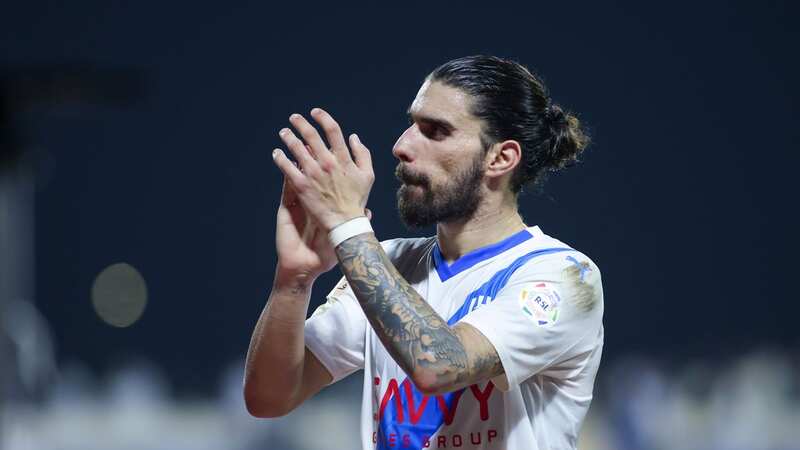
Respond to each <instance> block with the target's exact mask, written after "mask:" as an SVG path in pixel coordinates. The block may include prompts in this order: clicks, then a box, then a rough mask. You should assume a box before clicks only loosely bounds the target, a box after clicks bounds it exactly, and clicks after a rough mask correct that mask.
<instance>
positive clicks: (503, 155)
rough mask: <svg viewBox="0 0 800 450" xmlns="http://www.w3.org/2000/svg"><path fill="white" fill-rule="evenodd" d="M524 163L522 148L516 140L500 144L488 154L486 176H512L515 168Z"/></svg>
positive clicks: (493, 146)
mask: <svg viewBox="0 0 800 450" xmlns="http://www.w3.org/2000/svg"><path fill="white" fill-rule="evenodd" d="M520 161H522V147H521V146H520V145H519V142H517V141H515V140H507V141H503V142H498V143H496V144H494V145H492V147H491V148H490V149H489V152H488V153H487V154H486V162H487V164H488V166H487V167H486V176H487V177H490V178H500V177H502V176H503V175H506V174H511V172H513V171H514V168H515V167H517V165H518V164H519V163H520Z"/></svg>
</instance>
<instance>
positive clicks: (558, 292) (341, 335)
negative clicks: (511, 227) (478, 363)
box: [305, 227, 603, 450]
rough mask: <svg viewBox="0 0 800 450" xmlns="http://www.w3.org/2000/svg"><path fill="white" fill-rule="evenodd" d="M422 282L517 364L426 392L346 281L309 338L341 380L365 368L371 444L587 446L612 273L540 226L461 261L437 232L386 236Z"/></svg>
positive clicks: (508, 362)
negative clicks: (443, 248)
mask: <svg viewBox="0 0 800 450" xmlns="http://www.w3.org/2000/svg"><path fill="white" fill-rule="evenodd" d="M381 244H382V246H383V248H384V250H385V251H386V254H387V255H388V256H389V259H390V260H391V261H392V263H393V264H394V265H395V267H397V269H398V270H399V272H400V273H401V274H402V275H403V277H404V278H405V279H406V280H407V281H408V282H409V283H410V284H411V286H412V287H413V288H414V289H415V290H416V291H417V292H418V293H419V294H420V295H421V296H422V297H423V298H424V299H425V300H426V301H427V302H428V303H429V304H430V305H431V307H432V308H433V309H434V310H435V311H436V312H437V313H438V314H439V315H440V316H441V317H442V318H444V319H446V320H447V321H448V323H449V324H450V325H451V326H452V325H455V324H456V323H458V322H466V323H468V324H470V325H472V326H474V327H475V328H477V329H478V330H479V331H480V332H481V333H483V335H484V336H486V338H487V339H488V340H489V341H490V342H491V343H492V344H493V345H494V347H495V349H496V350H497V354H498V355H499V356H500V360H501V362H502V364H503V369H504V371H505V373H504V374H503V375H500V376H498V377H495V378H494V379H492V380H487V381H484V382H482V383H478V384H474V385H472V386H469V387H467V388H464V389H461V390H458V391H455V392H451V393H447V394H444V395H431V396H427V395H424V394H422V393H421V392H420V391H419V390H417V388H416V387H415V386H414V384H413V383H412V382H411V380H410V379H409V378H408V377H407V376H406V374H405V372H403V370H402V369H401V368H400V366H398V365H397V363H395V361H394V360H393V359H392V357H391V355H390V354H389V353H388V352H387V351H386V349H385V348H384V347H383V344H382V343H381V341H380V339H378V336H377V335H376V334H375V331H374V330H373V329H372V327H371V326H370V324H369V322H367V319H366V317H365V315H364V312H363V310H362V309H361V306H360V305H359V303H358V300H357V299H356V297H355V295H354V294H353V291H352V289H351V288H350V287H349V285H348V283H347V282H346V280H345V279H344V278H343V279H342V281H341V282H340V283H339V284H338V285H337V286H336V287H335V288H334V289H333V290H332V291H331V293H330V294H329V295H328V301H327V302H326V303H325V304H323V305H321V306H320V307H319V308H318V309H317V310H316V311H315V312H314V314H312V316H311V317H310V318H309V319H308V320H307V321H306V326H305V340H306V346H307V347H308V348H309V350H311V352H312V353H314V355H315V356H316V357H317V358H318V359H319V360H320V362H321V363H322V364H323V365H324V366H325V367H326V368H327V369H328V371H330V373H331V375H333V382H336V381H338V380H340V379H342V378H344V377H345V376H347V375H349V374H351V373H353V372H355V371H357V370H359V369H364V392H363V398H362V411H361V440H362V446H363V448H364V449H365V450H366V449H376V448H377V449H392V448H394V449H421V448H431V449H438V448H459V449H520V450H521V449H536V450H544V449H547V450H558V449H575V448H576V446H577V438H578V431H579V429H580V426H581V423H582V422H583V419H584V417H585V415H586V412H587V410H588V408H589V403H590V402H591V400H592V388H593V385H594V379H595V374H596V373H597V368H598V366H599V364H600V354H601V352H602V348H603V324H602V317H603V292H602V286H601V282H600V272H599V270H598V268H597V266H595V265H594V263H593V262H592V261H591V260H589V258H587V257H586V256H585V255H583V254H581V253H580V252H578V251H576V250H574V249H572V248H570V247H569V246H567V245H565V244H564V243H562V242H560V241H558V240H556V239H553V238H551V237H549V236H547V235H545V234H544V233H542V231H541V230H540V229H539V228H538V227H529V228H527V229H525V230H522V231H520V232H519V233H516V234H514V235H512V236H510V237H508V238H506V239H504V240H502V241H500V242H498V243H495V244H492V245H489V246H487V247H482V248H479V249H477V250H475V251H472V252H470V253H468V254H466V255H464V256H463V257H461V258H459V259H458V260H456V261H455V262H453V263H452V264H447V262H446V261H444V259H443V257H442V254H441V252H440V251H439V247H438V244H437V241H436V238H435V237H430V238H412V239H392V240H388V241H384V242H382V243H381Z"/></svg>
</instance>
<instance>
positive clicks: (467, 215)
mask: <svg viewBox="0 0 800 450" xmlns="http://www.w3.org/2000/svg"><path fill="white" fill-rule="evenodd" d="M479 156H480V157H478V158H475V160H474V161H473V162H472V164H471V165H470V166H469V167H468V168H467V169H466V170H464V171H462V172H460V173H457V174H455V176H453V177H452V178H450V180H449V181H448V182H447V183H445V185H444V186H442V187H440V188H437V189H436V190H435V191H434V190H433V189H432V188H431V180H430V178H428V176H426V175H423V174H413V173H410V172H409V171H408V170H407V169H406V167H405V166H404V165H402V164H400V165H398V166H397V169H396V170H395V175H396V176H397V178H398V179H399V180H400V181H402V182H403V185H402V186H400V189H398V190H397V209H398V211H399V212H400V219H402V221H403V223H405V224H406V226H407V227H409V228H422V227H427V226H430V225H435V224H437V223H440V222H442V223H449V222H457V221H465V220H469V219H471V218H472V216H473V215H474V214H475V211H477V210H478V205H479V204H480V201H481V198H482V197H481V190H480V188H481V180H482V179H483V172H484V171H483V170H482V167H481V166H482V162H483V158H482V156H483V155H482V154H479Z"/></svg>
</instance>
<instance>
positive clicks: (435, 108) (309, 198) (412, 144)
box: [246, 82, 526, 412]
mask: <svg viewBox="0 0 800 450" xmlns="http://www.w3.org/2000/svg"><path fill="white" fill-rule="evenodd" d="M470 102H471V99H470V97H469V96H468V95H467V94H465V93H462V92H461V91H459V90H458V89H455V88H452V87H449V86H446V85H443V84H441V83H437V82H434V83H430V82H425V83H424V84H423V86H422V87H421V88H420V91H419V93H418V94H417V97H416V98H415V100H414V102H413V103H412V105H411V107H410V108H409V114H410V117H411V119H412V120H411V124H410V126H409V128H408V129H407V130H406V131H405V132H404V133H403V134H402V135H401V136H400V137H399V139H398V140H397V143H396V144H395V146H394V148H393V150H392V153H393V155H394V156H395V157H396V158H397V159H398V160H399V164H401V165H403V166H404V168H405V169H406V170H408V171H410V172H411V173H413V174H417V175H424V176H425V177H427V178H428V179H429V180H430V185H429V186H426V187H423V186H419V185H413V186H403V187H401V190H403V189H405V192H404V194H403V195H407V196H408V197H407V198H409V199H412V200H413V199H414V196H421V195H423V193H424V192H423V190H424V189H432V190H433V192H434V194H435V193H436V192H438V191H437V190H440V189H443V188H444V187H446V186H447V181H448V180H450V179H452V176H453V174H456V173H462V172H463V171H464V170H467V168H468V167H467V165H468V164H471V163H472V162H473V161H474V158H475V156H476V155H478V154H479V153H480V152H481V151H482V148H481V144H480V138H479V137H480V131H481V122H480V120H478V119H477V118H475V117H474V116H472V115H471V114H470V113H469V106H470ZM311 117H312V118H313V119H314V121H315V122H316V123H317V124H318V125H319V126H320V128H322V130H323V132H324V133H325V136H326V138H327V142H328V143H329V144H330V148H328V147H327V146H325V144H324V142H323V140H322V138H321V137H320V135H319V133H318V132H317V130H316V128H315V127H314V126H312V125H311V123H310V122H308V121H307V120H306V119H305V118H304V117H303V116H301V115H299V114H293V115H292V116H291V117H290V119H289V121H290V123H291V125H292V126H293V127H294V129H295V130H297V132H298V133H299V136H298V135H296V134H295V132H294V131H292V130H291V129H289V128H284V129H282V130H281V131H280V133H279V135H280V137H281V139H282V140H283V142H284V144H285V145H286V148H287V149H288V150H289V151H290V152H291V153H292V155H293V156H294V158H295V160H297V162H298V165H297V166H295V165H294V164H293V163H292V162H291V161H290V160H289V159H288V158H287V156H286V154H285V153H284V152H283V151H282V150H280V149H276V150H275V151H274V152H273V158H274V161H275V164H276V165H277V166H278V168H279V169H280V170H281V172H282V173H283V174H284V177H285V178H284V198H283V200H282V202H281V207H280V208H279V214H278V222H279V226H278V235H277V236H276V238H277V241H278V242H277V245H278V254H279V258H278V259H279V265H278V275H276V286H278V285H280V286H289V287H288V288H284V291H286V292H290V293H291V292H295V293H302V292H305V291H307V290H308V287H309V285H310V284H311V283H313V280H315V279H316V277H318V276H319V275H320V274H321V273H324V272H325V271H327V270H330V268H332V267H333V265H335V264H336V263H338V264H339V266H340V268H341V270H342V272H343V273H344V275H345V276H346V277H347V279H348V281H349V282H350V284H351V286H352V288H353V291H354V293H355V295H356V297H357V298H358V300H359V302H360V304H361V306H362V308H363V309H364V312H365V315H366V317H367V319H368V320H369V322H370V324H371V325H372V327H373V329H374V330H375V332H376V334H377V335H378V336H379V338H380V339H381V341H382V342H383V344H384V346H385V347H386V349H387V350H388V351H389V353H390V354H391V355H392V357H393V358H394V360H395V361H396V362H397V363H398V365H400V367H402V368H403V370H404V371H405V372H406V373H407V374H408V376H409V377H410V378H411V380H412V381H413V382H414V383H415V385H416V386H417V387H418V388H419V389H420V390H421V391H422V392H423V393H426V394H439V393H443V392H449V391H453V390H456V389H459V388H462V387H464V386H468V385H470V384H473V383H477V382H481V381H485V380H487V379H490V378H492V377H494V376H497V375H500V374H502V373H503V368H502V364H501V363H500V360H499V358H498V356H497V352H496V351H495V349H494V347H493V346H492V345H491V343H490V342H489V341H488V340H487V339H486V338H485V337H484V336H483V335H482V334H481V333H480V332H478V331H477V330H476V329H475V328H473V327H472V326H470V325H467V324H456V325H454V326H452V327H450V326H448V325H447V323H446V321H445V320H444V319H442V317H440V316H439V315H438V314H437V313H436V312H435V311H434V310H433V309H432V308H431V307H430V305H429V304H428V303H427V302H426V301H425V299H423V298H422V297H421V296H420V295H419V294H418V293H417V292H416V291H414V289H413V288H412V287H411V286H410V285H409V284H408V282H407V281H406V280H405V279H404V278H403V277H402V276H401V275H400V273H399V272H398V271H397V269H396V268H395V267H394V266H393V265H392V263H391V262H390V260H389V259H388V257H387V256H386V254H385V252H384V251H383V249H382V247H381V245H380V243H379V241H378V240H377V238H376V237H375V235H374V234H373V233H365V234H361V235H358V236H354V237H352V238H350V239H348V240H346V241H345V242H343V243H342V244H340V245H339V246H338V247H337V248H336V249H331V248H329V247H327V248H326V245H325V244H326V243H325V240H324V239H322V238H321V236H326V235H327V233H328V231H330V230H331V229H333V228H334V227H335V226H337V225H339V224H341V223H343V222H345V221H347V220H349V219H351V218H354V217H358V216H361V215H363V214H364V213H363V211H364V207H365V205H366V201H367V198H368V197H369V191H370V189H371V186H372V183H373V181H374V179H375V176H374V172H373V170H372V161H371V157H370V152H369V150H368V149H367V147H366V146H364V144H363V143H362V142H361V141H360V139H359V138H358V137H357V136H356V135H351V136H350V137H349V141H348V142H345V139H344V137H343V135H342V133H341V128H340V127H339V125H338V124H337V123H336V121H335V120H334V119H333V117H331V116H330V114H328V113H327V112H325V111H323V110H321V109H319V108H315V109H313V110H312V111H311ZM348 144H349V146H348ZM351 151H352V157H351V154H350V153H351ZM520 155H521V151H520V146H519V143H518V142H516V141H513V140H509V141H503V142H499V143H496V144H494V145H492V146H491V148H490V149H489V150H488V152H486V155H485V157H484V158H483V162H482V170H483V178H482V181H481V185H480V198H481V200H480V202H479V205H478V208H477V210H476V212H475V213H474V214H473V215H471V216H470V217H469V218H463V219H460V220H452V221H449V222H447V223H438V224H437V239H438V241H439V246H440V249H441V251H442V254H443V256H444V257H445V259H446V260H447V261H448V262H452V261H454V260H456V259H457V258H459V257H460V256H462V255H464V254H466V253H468V252H470V251H472V250H474V249H476V248H479V247H482V246H485V245H489V244H491V243H494V242H497V241H499V240H502V239H503V238H505V237H507V236H509V235H511V234H513V233H515V232H517V231H520V230H522V229H524V228H525V227H526V225H525V224H524V222H523V220H522V218H521V217H520V215H519V213H518V212H517V207H516V197H515V195H514V194H513V193H512V192H511V191H510V189H509V180H510V178H511V172H512V170H513V169H514V167H516V165H517V164H519V162H520ZM309 230H311V231H309ZM279 278H280V280H281V281H280V283H278V282H277V280H278V279H279ZM291 286H293V287H291ZM286 289H288V291H287V290H286ZM293 289H294V290H293ZM274 292H275V289H274V290H273V293H274ZM286 303H289V302H288V301H287V302H286ZM306 307H307V301H306ZM262 316H263V315H262ZM292 317H293V326H294V328H293V331H292V333H295V334H297V333H298V331H297V330H298V329H299V330H300V332H299V335H300V336H301V337H300V340H301V342H302V329H301V325H300V324H299V322H298V321H297V317H299V315H297V314H296V313H295V314H294V315H293V316H292ZM260 323H261V321H260ZM254 339H255V334H254ZM258 347H259V346H256V348H255V349H254V345H253V342H252V341H251V352H249V353H248V368H250V367H251V366H252V367H253V368H254V369H253V370H256V369H257V368H258V363H257V362H256V361H257V359H258V357H257V356H258V355H257V353H258V352H259V351H260V350H259V348H258ZM306 353H308V352H307V351H306ZM251 357H252V361H251ZM302 359H303V358H300V355H299V353H298V354H297V355H296V356H295V357H294V359H293V362H294V363H295V364H298V365H300V366H303V363H302V361H301V360H302ZM306 359H308V355H306ZM298 361H300V362H298ZM251 363H252V364H251ZM273 364H274V361H273ZM306 369H308V370H305V369H304V370H301V372H302V373H304V374H305V373H307V372H308V371H309V370H310V371H312V372H315V373H317V375H318V376H319V371H320V369H319V362H318V361H315V359H311V361H310V362H309V363H308V366H307V367H306ZM321 370H322V371H323V372H324V368H323V369H321ZM319 377H320V378H322V380H323V381H320V380H316V381H314V382H313V383H315V384H314V386H315V387H314V388H313V389H316V388H317V387H320V388H321V386H317V385H320V384H321V385H324V384H322V383H324V381H325V380H327V381H328V382H329V381H330V374H327V378H326V377H325V376H324V375H322V376H319ZM301 378H303V379H305V377H304V376H303V377H301ZM313 383H312V384H313ZM246 385H247V381H246ZM309 389H310V390H313V389H312V388H309ZM295 391H298V392H300V391H302V394H296V395H293V396H292V400H291V402H290V403H296V402H297V401H302V400H298V399H301V398H305V397H304V395H305V394H307V392H305V391H304V390H303V388H296V387H295ZM248 407H249V406H248ZM251 412H252V411H251Z"/></svg>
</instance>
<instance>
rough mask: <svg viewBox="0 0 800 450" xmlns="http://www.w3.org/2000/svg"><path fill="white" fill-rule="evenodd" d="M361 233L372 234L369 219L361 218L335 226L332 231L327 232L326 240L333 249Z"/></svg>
mask: <svg viewBox="0 0 800 450" xmlns="http://www.w3.org/2000/svg"><path fill="white" fill-rule="evenodd" d="M362 233H372V225H370V224H369V219H367V218H366V217H363V216H362V217H356V218H355V219H350V220H348V221H347V222H345V223H342V224H339V225H336V227H335V228H334V229H332V230H331V231H330V232H328V239H329V240H330V241H331V244H333V248H336V247H338V246H339V244H341V243H342V242H344V241H346V240H348V239H350V238H351V237H353V236H355V235H358V234H362Z"/></svg>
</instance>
